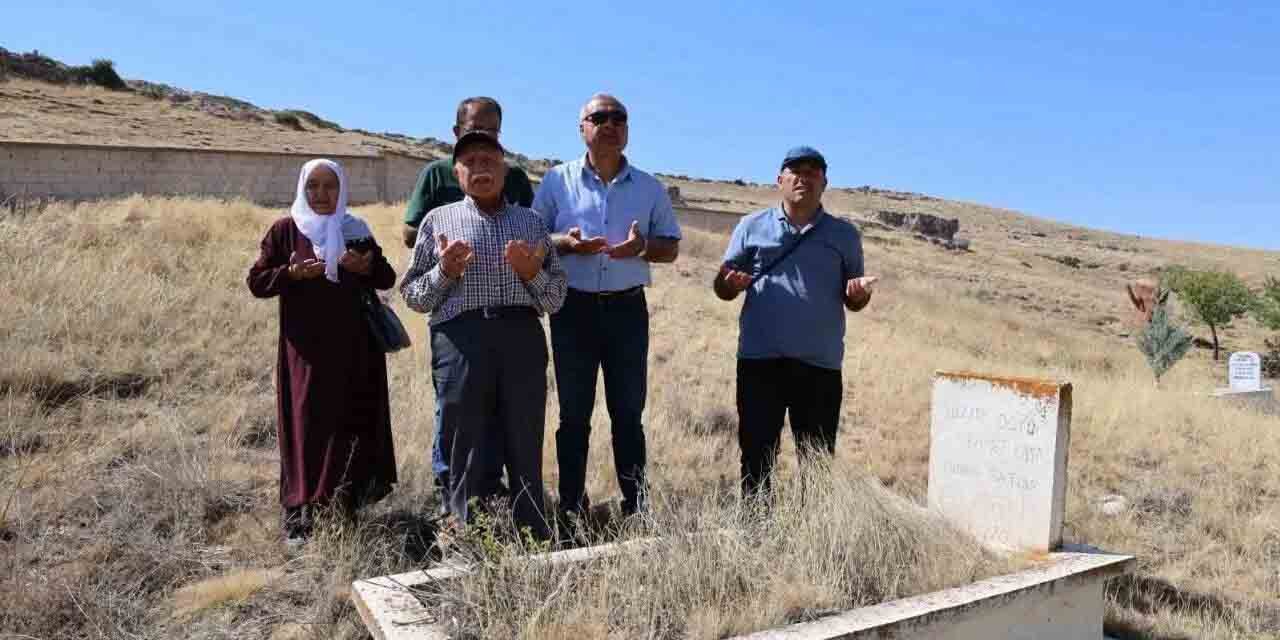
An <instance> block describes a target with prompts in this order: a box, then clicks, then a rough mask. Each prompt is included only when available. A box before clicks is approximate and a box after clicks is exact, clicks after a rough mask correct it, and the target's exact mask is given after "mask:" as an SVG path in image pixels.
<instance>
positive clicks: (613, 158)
mask: <svg viewBox="0 0 1280 640" xmlns="http://www.w3.org/2000/svg"><path fill="white" fill-rule="evenodd" d="M627 119H628V116H627V108H626V107H625V106H623V105H622V103H621V102H620V101H618V99H617V98H615V97H613V96H610V95H607V94H596V95H594V96H592V97H591V99H590V100H588V101H587V104H586V105H584V106H583V107H582V111H581V112H580V113H579V114H578V121H579V122H578V130H579V131H580V132H581V134H582V140H583V142H585V143H586V146H587V153H586V155H584V156H583V157H581V158H579V159H577V160H574V161H572V162H567V163H565V164H562V165H559V166H557V167H554V168H552V169H551V170H550V171H548V172H547V174H546V176H544V177H543V179H542V186H540V187H539V188H538V193H537V195H536V196H534V199H533V208H534V209H535V210H536V211H538V212H539V213H540V214H542V219H543V221H544V222H545V223H546V225H547V229H548V230H549V231H551V234H552V236H551V238H552V242H553V243H554V244H555V246H556V249H557V250H558V251H559V253H560V255H561V260H562V262H563V264H564V268H565V271H567V272H568V274H569V293H568V295H567V297H566V298H565V303H564V307H562V308H561V309H560V311H559V312H558V313H555V314H552V316H551V346H552V354H553V359H554V362H555V369H556V387H557V389H558V391H559V393H558V396H559V398H560V427H559V429H557V430H556V456H557V459H558V462H559V465H560V509H561V510H562V511H563V512H567V513H578V512H581V511H582V510H583V509H585V508H587V506H588V505H589V501H588V499H587V495H586V491H585V484H586V473H587V445H588V442H589V439H590V436H591V412H592V408H593V407H594V406H595V399H596V376H597V375H598V373H599V372H600V371H601V370H603V371H604V391H605V399H606V404H607V406H608V408H609V420H610V424H611V427H612V436H613V463H614V468H615V471H616V472H617V475H618V484H619V485H620V487H621V489H622V511H623V513H624V514H631V513H635V512H636V511H638V510H640V509H642V508H644V493H645V481H644V473H645V464H646V458H645V441H644V426H643V424H642V422H641V419H642V414H643V413H644V404H645V395H646V390H647V384H648V366H647V363H648V358H649V309H648V306H647V305H646V304H645V296H644V288H645V286H646V285H648V284H649V283H650V276H649V263H651V262H672V261H674V260H675V259H676V255H677V254H678V253H679V247H680V244H679V243H680V226H679V224H677V222H676V217H675V212H674V211H673V210H672V208H671V199H670V198H669V197H668V196H667V190H666V187H664V186H663V185H662V183H661V182H659V181H658V180H657V179H656V178H654V177H653V176H651V175H649V174H647V173H645V172H643V171H641V170H639V169H637V168H635V167H633V166H631V164H630V163H629V162H627V158H626V156H624V155H623V154H622V151H623V149H625V148H626V146H627V133H628V131H627Z"/></svg>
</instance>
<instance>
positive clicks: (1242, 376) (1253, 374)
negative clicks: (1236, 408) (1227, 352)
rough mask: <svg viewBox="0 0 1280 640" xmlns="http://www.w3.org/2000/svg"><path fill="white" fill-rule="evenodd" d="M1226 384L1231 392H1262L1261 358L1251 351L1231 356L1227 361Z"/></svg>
mask: <svg viewBox="0 0 1280 640" xmlns="http://www.w3.org/2000/svg"><path fill="white" fill-rule="evenodd" d="M1227 384H1228V386H1230V387H1231V390H1232V391H1261V390H1262V358H1261V357H1260V356H1259V355H1258V354H1256V353H1254V352H1252V351H1242V352H1239V353H1233V354H1231V358H1230V359H1229V360H1227Z"/></svg>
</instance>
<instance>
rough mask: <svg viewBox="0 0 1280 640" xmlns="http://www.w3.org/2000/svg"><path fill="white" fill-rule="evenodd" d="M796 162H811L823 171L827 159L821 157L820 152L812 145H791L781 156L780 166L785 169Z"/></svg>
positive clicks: (825, 168)
mask: <svg viewBox="0 0 1280 640" xmlns="http://www.w3.org/2000/svg"><path fill="white" fill-rule="evenodd" d="M797 162H812V163H814V164H816V165H818V166H819V167H822V170H823V171H826V170H827V159H826V158H824V157H822V154H821V153H818V150H817V149H814V148H813V147H804V146H801V147H792V148H791V150H790V151H788V152H787V155H786V156H785V157H783V158H782V168H783V169H786V168H787V167H788V166H790V165H792V164H795V163H797Z"/></svg>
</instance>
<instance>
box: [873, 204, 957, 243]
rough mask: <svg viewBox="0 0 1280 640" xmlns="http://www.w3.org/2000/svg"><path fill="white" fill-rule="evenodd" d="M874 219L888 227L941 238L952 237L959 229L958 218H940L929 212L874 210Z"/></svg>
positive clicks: (947, 238)
mask: <svg viewBox="0 0 1280 640" xmlns="http://www.w3.org/2000/svg"><path fill="white" fill-rule="evenodd" d="M875 219H876V220H878V221H879V222H881V223H883V224H886V225H889V226H890V227H894V228H897V229H901V230H903V231H911V232H913V233H918V234H920V235H923V236H925V237H929V238H939V239H942V240H952V239H954V238H955V235H956V232H957V231H959V230H960V220H959V219H957V218H940V217H938V216H935V215H933V214H929V213H919V212H910V213H903V212H901V211H886V210H880V211H876V212H875Z"/></svg>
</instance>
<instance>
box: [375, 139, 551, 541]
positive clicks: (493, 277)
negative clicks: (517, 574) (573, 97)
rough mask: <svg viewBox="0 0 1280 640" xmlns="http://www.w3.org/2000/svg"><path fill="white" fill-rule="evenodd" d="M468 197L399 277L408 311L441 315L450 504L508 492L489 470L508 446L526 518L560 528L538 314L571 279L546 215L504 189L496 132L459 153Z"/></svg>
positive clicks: (421, 240)
mask: <svg viewBox="0 0 1280 640" xmlns="http://www.w3.org/2000/svg"><path fill="white" fill-rule="evenodd" d="M453 161H454V172H455V173H456V175H457V177H458V183H459V184H461V185H462V189H463V191H464V192H466V194H467V197H466V198H465V199H463V200H462V201H461V202H456V203H453V204H449V205H445V206H443V207H438V208H436V209H433V210H432V211H431V212H430V213H428V214H427V216H426V218H425V219H424V220H423V222H422V226H421V228H420V230H419V233H418V238H417V242H416V244H415V245H414V249H413V256H412V258H411V260H410V263H409V268H408V269H407V271H406V273H405V277H404V281H403V282H402V283H401V285H400V292H401V294H402V295H403V296H404V299H405V303H407V304H408V305H409V308H411V309H413V310H415V311H419V312H422V313H429V314H430V316H431V317H430V321H429V324H430V327H431V329H430V331H431V369H432V379H433V380H434V383H435V393H436V402H437V404H439V406H440V419H441V423H442V426H443V430H442V434H441V435H442V442H441V446H442V447H443V450H444V452H445V455H446V457H447V458H448V461H449V479H448V486H447V487H446V488H445V494H446V500H445V502H446V507H447V508H448V511H449V512H450V513H452V514H453V515H454V516H455V517H457V518H458V519H459V520H461V521H463V522H465V521H467V520H468V519H469V516H470V514H469V512H468V507H469V505H468V502H469V501H470V500H471V499H472V498H481V499H483V498H486V497H489V496H492V495H494V494H496V493H497V492H498V490H499V488H498V487H497V486H493V485H494V480H493V478H494V477H495V475H496V474H494V473H493V470H491V469H484V468H482V467H484V466H485V464H486V460H493V459H494V456H486V455H480V453H479V452H480V450H481V449H483V448H486V447H502V448H503V455H502V456H501V458H502V459H503V460H505V463H506V467H507V476H508V481H509V482H510V484H511V494H512V501H513V504H512V507H513V510H514V514H515V517H516V521H517V522H518V523H519V524H520V525H521V526H527V527H529V529H530V530H531V531H532V533H534V534H535V535H538V536H542V537H545V536H547V535H548V534H549V530H548V526H547V522H546V519H545V517H544V514H543V511H542V510H543V506H544V502H545V492H544V489H543V486H542V442H543V432H544V429H545V418H546V393H547V381H546V370H547V348H546V336H545V334H544V333H543V330H542V324H541V323H540V322H539V321H538V317H539V316H541V315H542V314H544V313H545V314H551V313H555V312H556V311H558V310H559V309H560V306H561V305H562V304H563V303H564V298H565V291H566V288H567V278H566V275H565V271H564V269H563V267H561V265H560V260H559V257H558V256H557V255H556V251H554V249H553V247H552V246H551V239H550V236H549V235H548V234H547V230H546V227H545V225H544V223H543V222H542V219H541V218H540V217H539V216H538V214H537V213H535V212H534V211H532V210H531V209H527V208H525V207H522V206H520V205H517V204H511V203H508V202H506V201H505V199H504V198H503V197H502V187H503V179H504V176H505V173H506V164H505V162H504V160H503V149H502V145H501V144H499V142H498V140H497V138H494V137H493V136H492V135H490V134H488V133H485V132H481V131H472V132H469V133H467V134H465V135H463V136H462V137H460V138H459V139H458V142H457V143H456V144H455V145H454V149H453Z"/></svg>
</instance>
